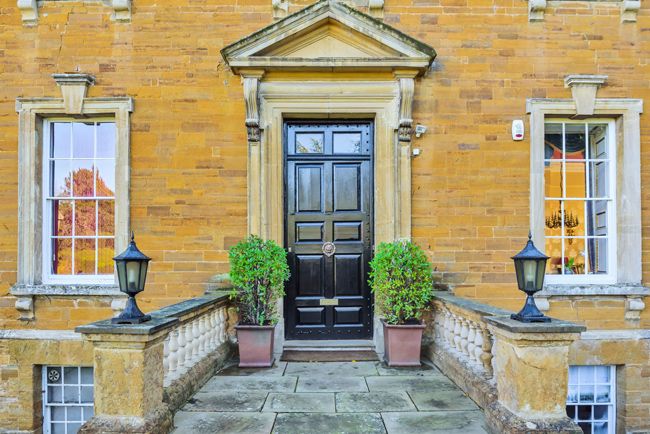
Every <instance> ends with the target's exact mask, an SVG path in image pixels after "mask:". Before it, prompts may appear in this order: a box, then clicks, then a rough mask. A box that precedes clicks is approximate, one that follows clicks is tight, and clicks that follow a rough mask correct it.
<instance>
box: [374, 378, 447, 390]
mask: <svg viewBox="0 0 650 434" xmlns="http://www.w3.org/2000/svg"><path fill="white" fill-rule="evenodd" d="M366 382H367V383H368V388H369V390H370V391H371V392H381V391H388V392H391V391H395V390H405V391H407V392H408V391H411V390H415V391H438V390H457V389H458V387H457V386H456V385H455V384H454V383H452V381H451V380H449V379H448V378H446V377H439V376H426V377H425V376H412V375H409V376H407V375H403V376H380V377H366Z"/></svg>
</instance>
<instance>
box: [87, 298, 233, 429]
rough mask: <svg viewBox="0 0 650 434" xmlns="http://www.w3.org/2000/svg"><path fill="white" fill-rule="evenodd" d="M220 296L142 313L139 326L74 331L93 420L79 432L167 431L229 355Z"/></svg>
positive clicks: (102, 324) (106, 323) (103, 324)
mask: <svg viewBox="0 0 650 434" xmlns="http://www.w3.org/2000/svg"><path fill="white" fill-rule="evenodd" d="M228 308H229V300H228V296H227V294H226V293H225V292H215V293H210V294H208V295H205V296H202V297H197V298H193V299H190V300H185V301H182V302H180V303H176V304H174V305H171V306H167V307H164V308H162V309H159V310H156V311H153V312H149V314H150V315H151V320H150V321H147V322H144V323H142V324H133V325H131V324H112V323H111V320H110V319H108V320H103V321H98V322H95V323H92V324H88V325H85V326H81V327H77V329H76V331H77V332H79V333H81V334H83V337H84V339H85V340H87V341H90V342H91V343H92V345H93V353H94V356H93V358H94V363H93V364H94V367H95V371H94V377H95V378H94V380H95V415H94V416H93V418H91V419H90V420H89V421H88V422H86V423H85V424H84V425H83V426H82V428H81V430H80V432H81V433H99V432H102V433H103V432H152V433H166V432H168V431H169V430H170V429H171V415H172V413H173V412H174V411H175V410H177V409H178V408H180V406H181V405H183V404H184V403H185V402H186V401H187V399H189V398H190V397H191V396H192V395H193V394H194V393H195V392H196V391H197V390H198V389H199V388H200V387H201V386H202V385H203V384H204V383H205V382H206V381H207V380H208V379H209V378H210V377H211V376H212V374H213V373H214V371H215V370H216V369H218V368H219V367H221V366H223V365H224V364H225V363H226V361H227V360H228V359H229V358H230V357H231V355H232V345H230V339H229V330H230V329H232V327H231V323H232V321H229V314H228Z"/></svg>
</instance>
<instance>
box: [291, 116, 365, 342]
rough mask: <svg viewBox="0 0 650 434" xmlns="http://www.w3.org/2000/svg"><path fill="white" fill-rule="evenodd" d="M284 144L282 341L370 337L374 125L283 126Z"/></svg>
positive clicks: (303, 124)
mask: <svg viewBox="0 0 650 434" xmlns="http://www.w3.org/2000/svg"><path fill="white" fill-rule="evenodd" d="M285 143H286V147H285V150H286V165H285V168H286V170H285V173H286V191H285V209H286V212H287V217H286V246H287V249H288V251H289V253H288V260H289V266H290V268H291V275H292V277H291V279H290V280H289V282H288V283H287V287H286V293H287V295H286V297H285V303H284V304H285V305H284V308H285V310H284V314H285V318H286V336H287V338H289V339H360V338H369V337H370V336H371V335H372V327H371V324H372V299H371V296H370V290H369V287H368V283H367V280H368V261H369V260H370V255H371V242H372V240H371V226H372V203H371V198H372V195H371V192H372V123H371V122H367V121H364V122H354V123H345V122H336V123H334V122H329V123H309V124H306V123H297V122H288V123H287V124H286V125H285ZM328 246H329V247H330V248H331V250H330V251H328V250H327V248H328Z"/></svg>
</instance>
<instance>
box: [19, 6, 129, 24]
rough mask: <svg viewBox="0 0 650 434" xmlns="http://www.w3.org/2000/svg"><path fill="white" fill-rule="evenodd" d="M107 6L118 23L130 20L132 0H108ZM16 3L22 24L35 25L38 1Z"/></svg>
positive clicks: (112, 17)
mask: <svg viewBox="0 0 650 434" xmlns="http://www.w3.org/2000/svg"><path fill="white" fill-rule="evenodd" d="M109 1H110V3H109V5H108V6H109V7H110V8H111V9H112V12H111V19H112V20H113V21H117V22H120V23H129V22H131V2H132V0H109ZM16 5H17V7H18V10H20V14H21V16H22V21H23V24H24V25H26V26H35V25H37V24H38V2H37V0H16Z"/></svg>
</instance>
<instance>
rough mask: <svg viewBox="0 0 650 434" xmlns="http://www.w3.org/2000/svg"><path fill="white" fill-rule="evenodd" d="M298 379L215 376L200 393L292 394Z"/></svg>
mask: <svg viewBox="0 0 650 434" xmlns="http://www.w3.org/2000/svg"><path fill="white" fill-rule="evenodd" d="M297 381H298V377H286V376H282V377H272V376H269V377H262V376H259V377H258V376H252V377H226V376H221V375H217V376H215V377H212V378H211V379H210V380H209V381H208V382H207V383H205V386H203V387H202V388H201V390H200V391H201V392H220V391H223V390H231V391H238V390H242V391H256V390H260V391H264V392H293V391H294V389H295V387H296V382H297Z"/></svg>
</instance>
